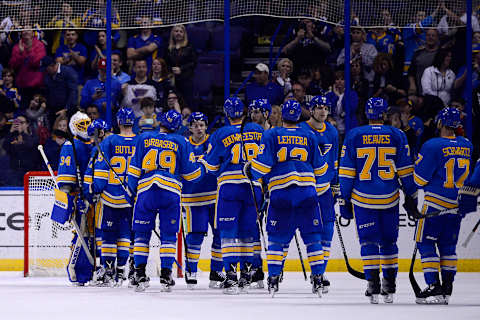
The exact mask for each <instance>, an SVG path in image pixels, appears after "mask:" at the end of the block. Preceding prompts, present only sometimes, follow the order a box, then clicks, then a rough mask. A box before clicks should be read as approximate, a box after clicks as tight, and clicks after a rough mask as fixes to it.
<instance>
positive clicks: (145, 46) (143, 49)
mask: <svg viewBox="0 0 480 320" xmlns="http://www.w3.org/2000/svg"><path fill="white" fill-rule="evenodd" d="M151 25H152V23H151V19H150V18H149V17H143V18H142V23H141V27H142V29H140V33H139V34H137V35H134V36H133V37H131V38H130V39H128V44H127V59H129V60H146V61H147V66H148V69H149V70H150V68H151V67H152V60H153V59H154V58H156V57H158V56H160V55H161V50H162V39H161V38H160V37H159V36H156V35H154V34H153V32H152V29H151V28H147V26H151ZM132 65H133V63H132Z"/></svg>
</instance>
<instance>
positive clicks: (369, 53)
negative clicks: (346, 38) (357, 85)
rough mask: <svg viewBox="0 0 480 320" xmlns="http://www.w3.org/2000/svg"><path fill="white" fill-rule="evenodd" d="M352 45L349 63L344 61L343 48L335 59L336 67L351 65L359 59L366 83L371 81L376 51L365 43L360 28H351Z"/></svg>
mask: <svg viewBox="0 0 480 320" xmlns="http://www.w3.org/2000/svg"><path fill="white" fill-rule="evenodd" d="M351 34H352V38H351V39H352V43H351V45H350V61H345V48H343V49H342V51H340V54H339V55H338V58H337V66H340V65H344V64H345V63H351V61H353V60H355V59H361V60H362V65H363V73H364V77H365V79H367V80H368V82H372V81H373V77H374V75H375V74H374V72H373V69H372V66H373V60H374V59H375V57H376V56H377V49H375V47H374V46H373V45H371V44H370V43H365V31H364V30H363V29H362V28H352V30H351Z"/></svg>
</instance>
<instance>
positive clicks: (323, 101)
mask: <svg viewBox="0 0 480 320" xmlns="http://www.w3.org/2000/svg"><path fill="white" fill-rule="evenodd" d="M332 106H333V103H332V101H330V99H329V98H328V97H327V96H316V97H313V99H312V100H311V101H310V104H309V107H310V116H311V117H310V119H309V120H307V121H306V122H302V123H300V126H301V127H303V128H306V129H308V130H311V131H312V132H313V133H315V135H316V137H317V140H318V143H319V146H320V150H321V151H322V155H323V156H324V158H325V161H326V162H327V164H328V171H327V176H328V178H329V179H330V185H331V186H336V187H337V188H336V191H335V192H338V132H337V129H336V128H335V127H334V126H332V125H331V124H330V123H329V122H327V121H326V120H327V117H328V114H329V113H330V112H331V110H332ZM333 199H334V198H333V192H332V190H329V191H328V193H327V194H325V196H323V197H322V201H319V206H320V212H321V213H322V222H323V228H322V248H323V255H324V263H323V266H322V267H323V268H324V269H323V271H325V268H327V263H328V258H329V257H330V247H331V245H332V238H333V227H334V222H335V211H334V208H333V207H334V204H335V203H334V200H333ZM322 274H323V272H322ZM322 281H323V293H327V292H328V289H329V287H330V281H328V279H327V277H326V276H325V274H323V278H322Z"/></svg>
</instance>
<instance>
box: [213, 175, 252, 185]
mask: <svg viewBox="0 0 480 320" xmlns="http://www.w3.org/2000/svg"><path fill="white" fill-rule="evenodd" d="M243 179H247V177H245V176H244V175H243V174H226V175H224V176H221V177H219V178H218V180H217V183H218V184H220V183H222V182H225V181H229V180H243Z"/></svg>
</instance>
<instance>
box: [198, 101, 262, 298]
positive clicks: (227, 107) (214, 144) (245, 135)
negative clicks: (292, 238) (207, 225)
mask: <svg viewBox="0 0 480 320" xmlns="http://www.w3.org/2000/svg"><path fill="white" fill-rule="evenodd" d="M223 110H224V112H225V115H226V116H227V118H228V120H229V121H230V123H231V125H228V126H225V127H223V128H220V129H218V130H217V131H216V132H215V133H214V134H213V135H212V137H211V138H210V144H209V147H208V148H209V152H208V153H207V156H206V157H205V161H203V162H202V163H203V164H204V165H205V167H206V168H207V170H209V171H210V172H213V173H214V174H216V175H217V185H218V187H217V206H216V217H217V218H216V221H215V223H216V228H218V230H219V231H220V238H221V243H222V258H223V264H224V267H225V271H226V272H227V280H226V281H225V284H224V293H225V294H238V293H239V288H240V291H243V290H247V289H248V286H249V284H250V281H251V267H252V262H253V239H254V237H255V235H256V234H257V232H258V231H257V230H258V227H257V225H256V221H257V212H256V207H255V203H254V197H253V194H252V190H251V186H250V183H249V180H248V178H247V177H246V176H244V175H243V174H242V167H243V165H244V163H245V162H246V161H247V160H248V159H251V158H253V157H255V156H256V155H257V154H258V151H259V147H258V146H259V144H260V139H261V137H262V133H263V128H262V127H260V126H259V125H258V124H255V123H247V124H246V125H245V126H244V128H243V129H244V130H243V132H241V129H242V128H241V124H242V120H243V118H244V105H243V103H242V101H241V100H240V99H239V98H237V97H233V98H229V99H227V100H225V103H224V107H223ZM244 150H246V152H244ZM245 153H246V154H245ZM254 190H255V191H254V192H255V194H256V195H255V198H256V199H261V190H260V184H259V183H255V187H254ZM239 262H240V270H241V271H240V279H238V278H237V264H238V263H239Z"/></svg>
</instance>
